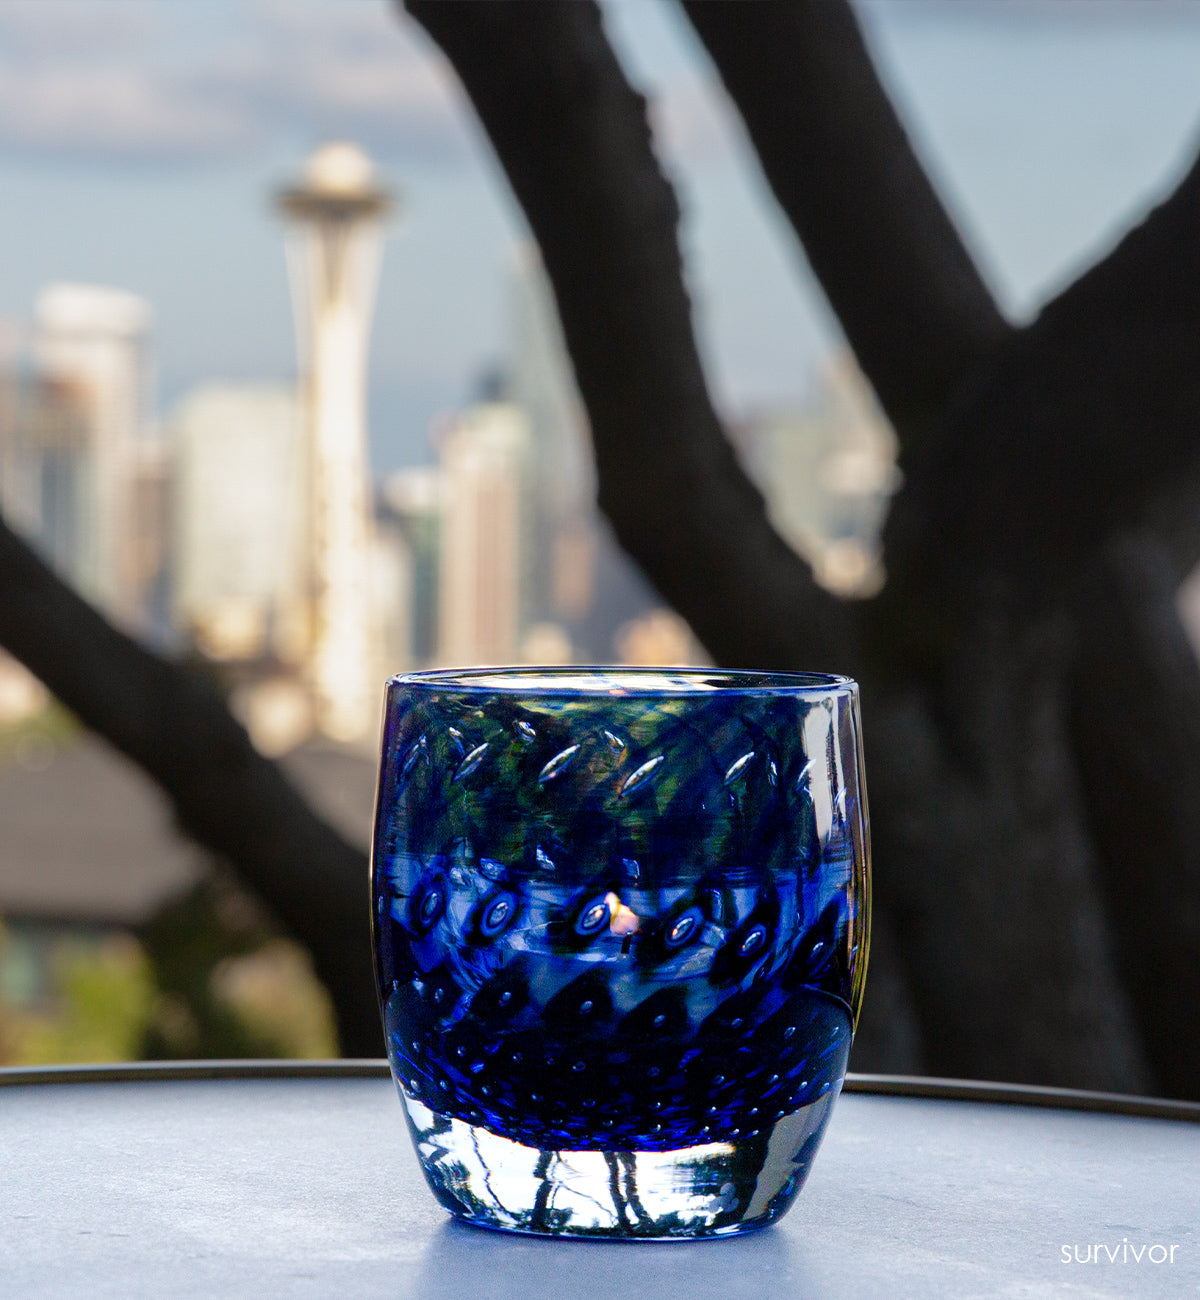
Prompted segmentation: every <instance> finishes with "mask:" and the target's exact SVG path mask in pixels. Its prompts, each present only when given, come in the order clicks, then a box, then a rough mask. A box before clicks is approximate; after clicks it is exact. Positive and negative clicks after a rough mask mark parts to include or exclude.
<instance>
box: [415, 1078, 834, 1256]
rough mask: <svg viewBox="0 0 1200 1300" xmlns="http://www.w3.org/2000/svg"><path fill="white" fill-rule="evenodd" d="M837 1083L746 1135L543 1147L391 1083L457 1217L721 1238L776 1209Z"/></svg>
mask: <svg viewBox="0 0 1200 1300" xmlns="http://www.w3.org/2000/svg"><path fill="white" fill-rule="evenodd" d="M839 1091H840V1087H834V1088H832V1089H830V1091H829V1092H827V1093H826V1094H825V1095H824V1096H823V1097H821V1098H820V1099H819V1100H817V1101H815V1102H813V1103H812V1104H811V1105H809V1106H805V1107H803V1108H802V1109H800V1110H798V1111H795V1112H793V1113H792V1114H790V1115H785V1116H784V1117H783V1118H782V1119H779V1120H777V1121H776V1122H775V1123H774V1124H773V1125H772V1126H771V1127H770V1128H764V1130H763V1132H762V1134H761V1135H760V1136H758V1137H756V1138H752V1139H750V1138H741V1139H738V1140H736V1141H731V1142H710V1143H706V1144H705V1145H703V1146H694V1147H686V1148H684V1149H682V1150H678V1151H545V1150H538V1149H537V1148H536V1147H529V1146H523V1145H521V1144H520V1143H518V1142H513V1141H511V1140H509V1139H508V1138H504V1137H500V1136H499V1135H498V1134H496V1133H493V1132H491V1131H490V1130H488V1129H486V1128H482V1127H479V1126H477V1125H472V1124H467V1123H465V1122H464V1121H463V1120H459V1119H453V1118H451V1117H449V1116H446V1115H439V1114H437V1113H435V1112H434V1111H432V1110H430V1109H429V1108H428V1107H427V1106H425V1105H424V1104H423V1103H422V1102H420V1101H416V1100H414V1099H413V1098H412V1097H410V1096H408V1095H407V1093H406V1092H405V1091H404V1089H403V1088H401V1090H400V1094H401V1097H402V1098H403V1100H404V1105H405V1109H406V1111H407V1114H408V1121H409V1126H410V1128H411V1129H412V1134H413V1142H414V1145H415V1146H416V1149H417V1155H418V1157H419V1158H420V1161H421V1168H422V1170H423V1172H424V1174H425V1178H426V1180H427V1181H428V1183H429V1186H430V1188H431V1189H432V1190H433V1194H434V1195H435V1196H436V1197H437V1199H438V1200H439V1201H440V1202H441V1204H442V1205H443V1206H445V1208H446V1209H447V1210H449V1211H450V1213H451V1214H453V1215H455V1217H456V1218H459V1219H462V1220H464V1221H465V1222H467V1223H473V1224H475V1225H477V1226H479V1227H483V1228H496V1229H500V1230H502V1231H507V1232H523V1233H533V1234H536V1235H542V1236H550V1237H592V1238H594V1237H610V1238H617V1239H628V1240H652V1241H653V1240H657V1241H669V1240H672V1239H682V1240H688V1239H692V1238H696V1237H726V1236H732V1235H734V1234H736V1233H739V1232H748V1231H752V1230H754V1229H756V1228H764V1227H766V1226H767V1225H768V1224H770V1223H773V1222H774V1221H775V1220H776V1219H778V1218H779V1217H780V1216H781V1215H783V1214H784V1213H785V1212H786V1211H787V1209H788V1207H789V1206H790V1205H791V1203H792V1201H793V1200H794V1199H795V1197H796V1194H797V1192H799V1190H800V1188H801V1187H802V1186H803V1184H804V1180H805V1178H806V1177H807V1176H808V1171H809V1169H810V1167H811V1165H812V1161H813V1157H814V1156H815V1155H816V1150H817V1147H818V1146H819V1145H820V1142H821V1137H822V1136H823V1134H824V1131H825V1126H826V1124H827V1123H828V1120H829V1115H830V1111H831V1110H832V1107H833V1103H834V1100H835V1098H836V1097H837V1094H838V1092H839Z"/></svg>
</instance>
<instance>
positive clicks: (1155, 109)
mask: <svg viewBox="0 0 1200 1300" xmlns="http://www.w3.org/2000/svg"><path fill="white" fill-rule="evenodd" d="M604 9H605V14H606V22H607V24H608V27H609V31H610V35H611V37H612V39H613V41H614V44H615V45H616V46H617V49H618V52H619V54H620V56H621V58H622V60H623V62H624V63H625V66H626V69H627V71H628V73H629V75H630V76H631V78H632V79H633V80H634V81H635V82H636V83H637V84H638V85H639V86H641V87H642V88H643V89H645V90H646V91H647V92H648V93H650V94H651V96H652V100H653V104H654V108H653V112H654V120H655V126H656V138H657V142H658V146H659V148H660V151H661V153H662V156H663V158H664V162H665V165H666V166H667V168H668V170H669V171H670V173H671V175H672V177H673V179H674V180H675V181H676V183H677V186H678V188H679V190H680V196H681V202H682V204H683V209H684V223H683V228H682V234H681V237H682V242H683V245H684V249H685V255H686V257H687V259H688V268H689V269H688V274H689V282H690V285H691V288H692V291H693V298H694V302H695V306H696V314H697V326H698V332H699V335H700V339H701V345H702V349H703V351H704V353H705V359H706V363H707V366H708V373H709V378H710V383H711V384H712V387H713V390H714V394H715V396H716V397H717V400H718V402H719V404H720V405H722V406H723V407H724V409H725V410H726V412H727V413H728V414H730V416H731V417H734V418H743V417H745V416H746V415H747V414H751V413H755V412H759V413H763V412H771V411H776V412H780V411H786V410H790V409H794V408H796V407H797V406H798V405H800V404H802V403H803V402H805V401H807V400H809V399H810V398H811V396H812V392H811V389H812V387H813V383H812V377H813V375H814V374H815V373H816V372H817V370H818V369H819V367H820V366H821V365H822V364H823V363H825V362H827V361H828V358H829V356H830V354H831V353H833V352H835V351H836V350H837V346H838V338H837V331H836V327H835V326H834V325H833V324H832V323H831V321H830V319H829V317H828V313H827V311H826V309H825V307H824V305H823V303H822V301H821V299H820V295H819V294H818V293H817V292H816V291H815V290H814V289H813V287H812V283H811V280H810V278H809V277H808V275H807V272H806V271H805V270H804V269H803V266H802V261H801V258H800V257H799V255H798V253H797V252H796V250H795V247H794V242H793V241H792V239H791V237H790V236H789V235H788V234H787V233H786V231H785V230H784V229H783V226H782V223H781V221H780V219H779V218H778V216H777V215H776V213H775V212H774V210H773V206H772V203H771V200H770V198H769V196H767V195H766V193H765V190H764V187H763V186H762V183H761V180H760V179H759V177H758V175H757V171H756V168H755V164H754V162H753V158H752V156H751V155H750V153H749V151H748V150H747V149H746V147H745V144H744V141H743V139H742V137H741V134H740V127H739V126H738V124H737V122H736V119H735V118H734V115H733V114H732V113H731V112H730V110H729V109H728V106H727V105H725V104H724V103H723V100H722V95H721V92H720V90H719V87H717V86H716V84H715V78H714V76H713V73H712V71H711V69H710V68H709V67H708V65H707V63H706V62H705V59H704V56H703V54H702V52H701V51H700V50H699V47H698V44H697V42H696V41H695V40H694V38H692V37H691V36H690V34H689V31H688V28H687V25H686V22H685V21H684V20H683V19H682V17H681V15H679V14H678V13H677V12H676V11H675V10H674V8H673V7H672V6H671V5H669V4H664V3H658V2H657V0H610V2H609V3H606V4H605V5H604ZM859 12H860V14H861V16H862V20H863V23H864V26H865V27H866V29H867V33H868V37H869V40H870V42H871V45H872V48H873V51H874V52H875V54H876V56H877V58H878V60H879V62H880V65H881V71H882V73H883V75H884V78H885V81H886V83H887V84H888V86H889V89H890V90H891V91H892V93H893V95H894V96H895V98H896V100H897V104H898V107H899V108H900V110H901V112H902V115H903V116H904V118H905V121H906V124H907V126H908V128H909V130H910V132H911V134H912V135H913V137H914V140H915V142H916V144H917V146H918V148H919V149H920V151H921V152H922V154H923V156H924V157H925V159H926V161H927V163H928V164H929V166H930V168H931V170H932V172H933V174H934V175H935V177H936V178H937V180H938V183H939V184H940V186H941V187H942V190H943V193H944V195H945V197H946V200H947V202H948V203H949V205H950V207H951V209H952V211H953V212H954V213H955V215H956V217H957V218H958V220H959V221H960V223H961V225H962V227H963V230H964V234H965V236H966V238H967V240H968V242H969V244H970V245H971V247H972V249H973V251H974V252H975V253H976V256H977V257H978V258H979V260H980V262H981V264H982V266H983V268H984V271H985V274H986V275H987V276H988V278H989V280H990V281H991V283H992V285H993V287H994V289H995V291H996V293H997V296H998V297H999V299H1000V301H1001V303H1002V305H1003V306H1004V307H1005V308H1006V309H1007V310H1009V311H1010V312H1012V313H1013V314H1014V315H1016V316H1018V317H1019V316H1023V315H1028V314H1029V313H1030V312H1031V311H1032V310H1033V309H1034V308H1035V307H1036V305H1037V303H1038V302H1039V301H1040V300H1041V299H1042V298H1043V297H1045V296H1046V295H1047V294H1048V293H1050V292H1052V291H1053V290H1054V288H1055V287H1057V286H1059V285H1061V284H1063V283H1065V282H1066V281H1068V280H1069V279H1070V278H1071V276H1072V275H1073V274H1074V273H1075V272H1076V271H1077V270H1079V269H1081V268H1082V267H1083V266H1085V265H1086V264H1087V263H1088V262H1089V261H1090V260H1092V259H1094V257H1096V256H1097V255H1099V254H1100V253H1101V252H1102V251H1103V249H1104V247H1105V246H1106V245H1107V244H1109V243H1111V242H1112V241H1113V240H1114V239H1115V238H1116V237H1117V236H1118V235H1119V234H1120V233H1121V231H1122V230H1123V229H1125V228H1126V227H1127V226H1128V225H1129V224H1131V223H1132V222H1134V221H1136V220H1137V219H1138V217H1139V216H1140V214H1141V212H1142V211H1144V210H1145V208H1146V207H1148V206H1150V205H1151V204H1152V203H1153V202H1154V201H1155V199H1156V198H1157V196H1159V195H1160V194H1162V193H1165V192H1166V191H1167V190H1168V189H1169V188H1170V186H1171V184H1172V183H1173V181H1174V179H1175V178H1176V177H1177V175H1178V174H1179V172H1180V171H1181V170H1182V168H1183V167H1184V165H1185V164H1186V163H1187V161H1188V160H1189V158H1190V155H1191V151H1192V149H1193V148H1194V146H1195V143H1196V127H1197V122H1198V120H1200V104H1198V103H1197V101H1196V96H1195V92H1194V76H1193V70H1194V68H1195V66H1196V65H1197V59H1198V58H1200V5H1197V4H1196V3H1191V2H1186V3H1169V2H1167V0H1163V2H1162V3H1156V4H1154V5H1145V4H1136V3H1094V4H1089V5H1086V6H1081V5H1073V4H1069V3H1063V2H1062V0H1055V2H1047V0H1040V2H1039V0H1030V2H1028V3H1023V4H1001V3H993V2H990V0H989V2H986V3H976V2H969V3H963V2H962V0H958V2H956V3H946V2H945V0H941V2H925V0H922V2H921V3H911V4H904V5H896V4H891V5H889V4H882V3H877V2H876V3H868V4H864V5H861V6H860V7H859ZM0 72H2V73H3V74H4V75H3V79H2V85H3V89H2V90H0V185H2V186H3V187H4V192H5V195H6V202H5V205H4V207H3V209H2V210H0V237H2V238H3V239H4V241H5V242H4V246H5V248H6V249H7V250H8V256H7V257H5V258H4V259H0V317H4V318H6V319H8V320H10V321H15V322H17V323H18V324H20V325H27V323H28V322H29V320H30V318H31V315H32V305H33V302H34V299H35V297H36V295H37V293H38V292H40V290H41V289H42V288H44V286H45V285H46V284H47V283H50V282H54V281H61V280H69V281H77V282H82V283H91V284H100V285H108V286H113V287H116V288H120V289H123V290H127V291H130V292H133V293H135V294H137V295H139V296H140V297H142V298H144V299H146V300H147V301H148V302H149V303H150V304H151V305H152V307H153V310H154V325H153V331H152V355H151V361H152V366H153V371H154V386H155V389H156V394H157V397H156V401H155V407H156V409H157V410H158V411H160V412H163V413H167V412H169V411H170V410H171V409H172V407H173V406H174V404H175V403H176V402H177V401H178V399H179V398H180V397H182V396H183V394H184V393H185V392H186V391H187V390H188V389H190V388H193V387H194V386H196V385H197V384H198V383H201V382H205V381H211V380H226V381H252V380H261V379H264V378H265V379H275V380H283V381H287V380H291V379H294V378H295V375H296V360H295V344H294V329H293V323H292V317H291V303H290V300H289V294H288V286H287V278H286V270H285V266H284V260H283V255H282V252H281V238H280V236H281V230H280V224H279V221H278V219H277V218H276V217H275V216H274V215H273V213H272V211H271V206H270V198H271V195H272V194H273V193H274V192H275V191H277V190H278V188H279V186H280V185H281V184H282V183H283V182H285V181H286V179H287V178H288V177H289V176H290V175H291V174H293V173H294V172H295V170H296V168H297V167H298V165H299V163H300V161H301V160H302V158H303V157H304V156H306V154H307V153H308V151H309V150H310V149H311V147H312V146H314V145H315V144H317V143H319V142H320V141H321V140H323V139H327V138H331V137H339V136H346V137H349V138H353V139H355V140H357V141H358V142H360V143H361V144H362V145H363V146H364V147H366V148H367V149H368V151H369V152H371V154H372V156H373V157H374V158H375V160H376V162H377V164H378V167H379V171H380V175H381V179H382V180H383V181H384V183H385V184H386V185H388V186H389V187H390V188H391V189H392V190H393V191H394V192H395V193H396V194H397V197H398V198H399V201H400V207H401V215H400V217H399V219H398V221H396V222H395V224H394V226H393V227H392V230H391V234H390V237H389V240H388V246H387V250H386V253H385V256H384V259H383V270H382V277H381V282H380V287H379V295H378V302H377V311H376V322H375V327H374V331H373V335H372V345H371V372H370V373H371V392H370V408H371V419H370V427H371V450H372V464H373V469H374V471H375V472H376V473H377V474H379V475H384V474H386V473H388V472H390V471H391V470H394V469H396V468H399V467H401V466H404V465H408V464H417V463H431V462H432V461H433V460H434V459H435V451H434V449H433V448H432V447H431V446H430V444H429V440H428V437H427V432H428V428H429V425H430V422H431V420H432V419H433V417H434V416H435V415H437V414H438V413H440V412H445V411H453V410H459V409H462V408H464V407H465V406H467V405H469V404H470V402H471V401H472V400H473V399H474V398H475V396H477V388H478V385H479V383H480V381H481V378H482V377H483V376H485V375H487V374H489V373H492V372H494V371H495V369H496V368H497V366H498V365H500V364H502V363H503V360H504V358H505V356H506V355H508V353H509V351H510V349H509V346H508V345H509V340H508V338H507V332H508V330H509V328H510V321H511V319H512V307H511V303H510V301H509V295H510V293H511V284H512V268H513V266H514V265H515V264H516V263H517V261H518V260H519V258H520V256H521V254H520V247H521V243H522V241H523V239H524V228H523V223H522V220H521V218H520V215H519V213H517V212H516V210H515V206H514V204H513V202H512V200H511V197H510V196H509V194H508V191H507V188H506V186H505V183H504V181H503V178H502V177H501V176H500V174H499V171H498V168H497V167H496V165H495V163H494V161H493V160H492V159H491V157H490V153H489V151H488V148H487V146H486V142H484V141H483V140H482V139H481V136H480V133H479V131H478V129H477V127H476V126H475V125H474V123H473V121H472V119H471V115H470V111H469V108H468V107H467V106H466V105H465V103H464V101H463V98H462V96H461V93H460V92H459V91H458V90H457V88H456V86H455V84H454V81H453V77H452V75H451V74H449V72H448V70H447V69H446V67H445V65H444V62H443V61H442V60H441V58H440V56H438V55H437V54H436V53H435V52H434V51H433V49H432V47H431V45H430V43H429V42H428V41H427V40H426V39H425V38H424V36H423V34H422V33H421V32H420V30H419V29H418V28H417V27H416V24H414V23H413V22H412V21H411V20H409V19H408V18H407V17H405V16H404V15H402V14H397V12H396V11H395V9H394V7H393V6H392V5H390V4H388V3H385V0H343V2H342V3H339V4H332V3H325V2H321V0H308V2H307V3H292V4H286V5H282V4H275V3H266V2H264V3H249V4H233V3H229V2H227V0H194V2H193V3H191V4H189V5H187V6H162V5H154V4H151V3H144V2H142V0H125V2H123V3H120V4H115V3H112V0H70V3H67V2H66V0H37V3H25V2H24V0H6V2H5V3H3V4H0ZM231 321H234V322H236V328H230V324H231Z"/></svg>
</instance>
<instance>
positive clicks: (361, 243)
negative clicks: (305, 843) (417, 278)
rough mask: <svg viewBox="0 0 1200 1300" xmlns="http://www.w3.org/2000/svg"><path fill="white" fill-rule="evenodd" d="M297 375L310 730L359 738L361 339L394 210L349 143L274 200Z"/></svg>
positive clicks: (365, 563)
mask: <svg viewBox="0 0 1200 1300" xmlns="http://www.w3.org/2000/svg"><path fill="white" fill-rule="evenodd" d="M279 206H280V208H281V209H282V211H283V213H284V214H285V216H286V217H287V219H288V221H289V224H290V231H289V240H288V263H289V271H290V273H291V278H292V289H293V300H294V305H295V314H296V325H297V334H298V338H299V345H300V355H301V362H302V369H303V371H304V396H305V419H306V426H307V447H308V455H307V462H308V467H307V478H308V483H309V494H310V500H309V511H308V514H309V548H310V549H309V599H310V605H311V611H312V612H311V619H310V628H311V638H312V640H311V648H310V653H309V671H310V675H311V686H312V692H313V700H314V706H315V710H316V720H317V726H318V728H319V729H320V730H321V731H322V732H324V733H325V734H326V735H328V736H330V737H332V738H334V739H337V740H345V741H359V740H363V739H365V738H367V737H368V736H370V735H372V734H373V732H374V728H375V727H376V725H377V723H378V718H379V697H380V676H381V671H382V670H381V659H382V654H381V645H380V630H379V627H378V623H377V619H376V618H375V616H374V610H373V602H372V599H371V595H372V592H371V555H372V551H373V544H372V539H371V495H370V484H369V471H368V461H367V420H366V379H367V339H368V334H369V330H370V321H371V312H372V307H373V303H374V295H375V287H376V280H377V277H378V266H379V255H380V244H381V235H382V221H383V217H384V216H385V214H386V213H387V211H388V209H389V207H390V206H391V204H390V200H389V198H388V196H387V195H386V194H385V193H384V192H383V190H381V189H380V188H379V187H378V186H377V185H376V184H375V181H374V178H373V175H372V169H371V163H370V161H369V159H368V158H367V157H366V155H365V154H364V153H363V152H362V151H361V150H360V149H358V148H357V147H356V146H355V145H352V144H346V143H334V144H327V145H324V146H323V147H322V148H320V149H318V150H317V151H316V152H315V153H314V154H313V155H312V157H311V158H310V159H309V160H308V163H307V166H306V168H305V173H304V177H303V180H302V182H301V184H300V185H298V186H296V187H295V188H293V189H290V190H287V191H286V192H285V193H284V194H282V195H281V196H280V199H279Z"/></svg>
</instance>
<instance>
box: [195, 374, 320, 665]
mask: <svg viewBox="0 0 1200 1300" xmlns="http://www.w3.org/2000/svg"><path fill="white" fill-rule="evenodd" d="M171 443H172V465H173V473H172V480H173V496H174V501H173V509H172V511H171V514H172V525H173V528H172V531H173V545H172V576H173V582H172V588H173V592H172V595H173V622H174V624H175V626H176V627H177V628H178V629H179V631H180V632H181V633H182V634H183V636H184V637H185V638H186V640H187V641H188V642H189V643H191V644H193V645H195V646H196V647H197V648H198V649H199V650H201V651H202V652H203V653H204V654H206V655H208V656H210V657H211V658H214V659H229V660H265V661H271V662H273V663H274V664H275V665H277V666H278V667H280V668H282V669H299V667H300V666H301V665H302V663H303V661H304V657H305V655H306V654H307V650H308V612H309V611H308V606H307V599H306V594H307V593H306V564H307V542H308V538H307V532H306V527H305V523H306V521H305V507H306V500H307V493H306V483H305V455H304V452H305V447H304V424H303V419H302V413H301V408H300V402H299V398H298V396H297V394H296V392H295V390H294V389H292V388H290V387H287V386H284V385H279V384H207V385H204V386H203V387H201V388H197V389H194V390H192V392H190V393H188V394H187V395H186V396H185V397H184V399H183V400H182V401H181V402H180V404H179V406H178V407H177V408H176V411H175V413H174V415H173V417H172V420H171Z"/></svg>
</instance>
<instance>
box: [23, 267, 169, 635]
mask: <svg viewBox="0 0 1200 1300" xmlns="http://www.w3.org/2000/svg"><path fill="white" fill-rule="evenodd" d="M149 328H150V307H149V305H148V304H147V303H146V302H145V301H143V300H142V299H141V298H138V297H136V296H135V295H134V294H132V293H127V292H125V291H123V290H120V289H109V288H101V287H98V286H95V285H80V284H54V285H51V286H49V287H48V288H47V289H45V290H43V291H42V293H41V294H39V296H38V299H37V302H36V304H35V309H34V360H35V365H36V370H37V392H36V396H35V400H34V410H33V412H32V428H31V430H30V434H29V442H30V452H31V454H32V456H33V457H34V459H35V461H36V463H37V465H38V469H39V473H38V475H37V477H38V479H39V480H40V497H41V500H40V502H39V505H40V510H39V512H38V513H39V516H40V518H39V523H38V533H39V539H40V541H41V543H42V547H43V549H44V550H45V551H46V552H47V553H48V554H49V556H50V558H51V559H52V560H53V561H54V562H55V563H56V564H57V565H58V566H59V568H60V569H61V570H62V571H63V573H64V575H65V576H66V577H67V578H68V579H70V580H71V581H72V582H74V583H75V585H76V586H78V587H79V588H80V589H81V590H82V591H83V593H84V594H85V595H87V596H88V597H90V598H91V599H92V600H94V601H96V603H97V604H99V605H100V606H101V607H102V608H103V609H104V610H105V611H106V612H107V613H108V614H109V615H110V616H112V617H114V618H115V619H117V620H118V621H119V622H122V623H124V624H126V625H127V626H136V625H137V624H138V623H139V621H140V619H141V616H142V613H143V611H142V609H141V602H142V597H143V595H144V590H143V587H144V573H143V572H142V570H143V569H144V564H143V563H142V562H141V561H140V559H139V554H138V549H139V548H138V538H137V533H138V520H139V515H140V510H141V505H142V502H141V493H140V490H139V483H140V480H141V478H142V476H143V475H144V474H145V473H146V470H147V464H148V462H151V461H153V460H154V450H155V449H154V446H153V444H152V443H151V442H150V440H149V438H148V437H147V433H148V424H149V421H148V406H149V403H148V388H149V383H148V370H147V366H146V340H147V335H148V332H149Z"/></svg>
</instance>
